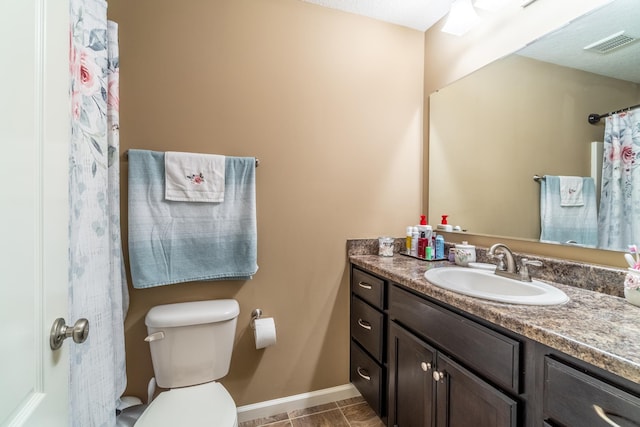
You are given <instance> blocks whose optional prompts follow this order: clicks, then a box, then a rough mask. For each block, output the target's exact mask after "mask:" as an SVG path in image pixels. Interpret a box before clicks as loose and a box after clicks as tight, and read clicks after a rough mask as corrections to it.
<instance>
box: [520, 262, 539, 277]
mask: <svg viewBox="0 0 640 427" xmlns="http://www.w3.org/2000/svg"><path fill="white" fill-rule="evenodd" d="M520 264H521V265H520V271H519V273H520V280H522V281H524V282H530V281H531V276H530V275H529V267H527V266H529V265H533V266H534V267H542V261H539V260H537V259H531V260H530V259H528V258H522V259H521V260H520Z"/></svg>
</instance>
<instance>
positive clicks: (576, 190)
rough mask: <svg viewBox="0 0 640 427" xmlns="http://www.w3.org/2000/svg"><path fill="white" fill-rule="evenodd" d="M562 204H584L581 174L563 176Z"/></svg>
mask: <svg viewBox="0 0 640 427" xmlns="http://www.w3.org/2000/svg"><path fill="white" fill-rule="evenodd" d="M559 178H560V206H584V198H583V197H582V182H583V179H582V177H581V176H561V177H559Z"/></svg>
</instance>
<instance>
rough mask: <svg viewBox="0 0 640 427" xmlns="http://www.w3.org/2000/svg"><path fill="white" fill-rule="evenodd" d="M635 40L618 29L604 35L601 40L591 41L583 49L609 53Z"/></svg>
mask: <svg viewBox="0 0 640 427" xmlns="http://www.w3.org/2000/svg"><path fill="white" fill-rule="evenodd" d="M636 40H638V39H634V38H633V37H629V36H625V35H624V31H620V32H618V33H615V34H611V35H610V36H608V37H605V38H603V39H602V40H598V41H597V42H595V43H591V44H590V45H589V46H585V47H584V50H589V51H591V52H597V53H609V52H611V51H612V50H614V49H618V48H620V47H622V46H626V45H628V44H629V43H633V42H634V41H636Z"/></svg>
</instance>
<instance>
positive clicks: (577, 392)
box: [544, 357, 640, 426]
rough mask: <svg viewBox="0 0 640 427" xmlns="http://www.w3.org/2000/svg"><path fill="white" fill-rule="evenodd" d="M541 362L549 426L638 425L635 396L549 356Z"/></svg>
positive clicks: (639, 401)
mask: <svg viewBox="0 0 640 427" xmlns="http://www.w3.org/2000/svg"><path fill="white" fill-rule="evenodd" d="M544 365H545V366H544V415H545V418H546V419H547V420H549V421H550V423H552V424H553V425H555V424H556V423H557V424H561V425H567V426H608V425H620V426H627V425H640V398H639V397H638V396H635V395H632V394H630V393H627V392H625V391H624V390H621V389H619V388H617V387H614V386H612V385H611V384H608V383H605V382H603V381H601V380H599V379H597V378H594V377H592V376H590V375H587V374H586V373H584V372H582V371H579V370H577V369H574V368H572V367H570V366H567V365H565V364H564V363H561V362H558V361H557V360H554V359H551V358H549V357H545V362H544ZM607 419H608V420H609V421H607Z"/></svg>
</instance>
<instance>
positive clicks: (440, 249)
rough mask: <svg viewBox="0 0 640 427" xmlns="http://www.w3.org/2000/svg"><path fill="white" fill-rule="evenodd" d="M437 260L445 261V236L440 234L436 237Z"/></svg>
mask: <svg viewBox="0 0 640 427" xmlns="http://www.w3.org/2000/svg"><path fill="white" fill-rule="evenodd" d="M436 259H444V236H443V235H442V234H438V237H436Z"/></svg>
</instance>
